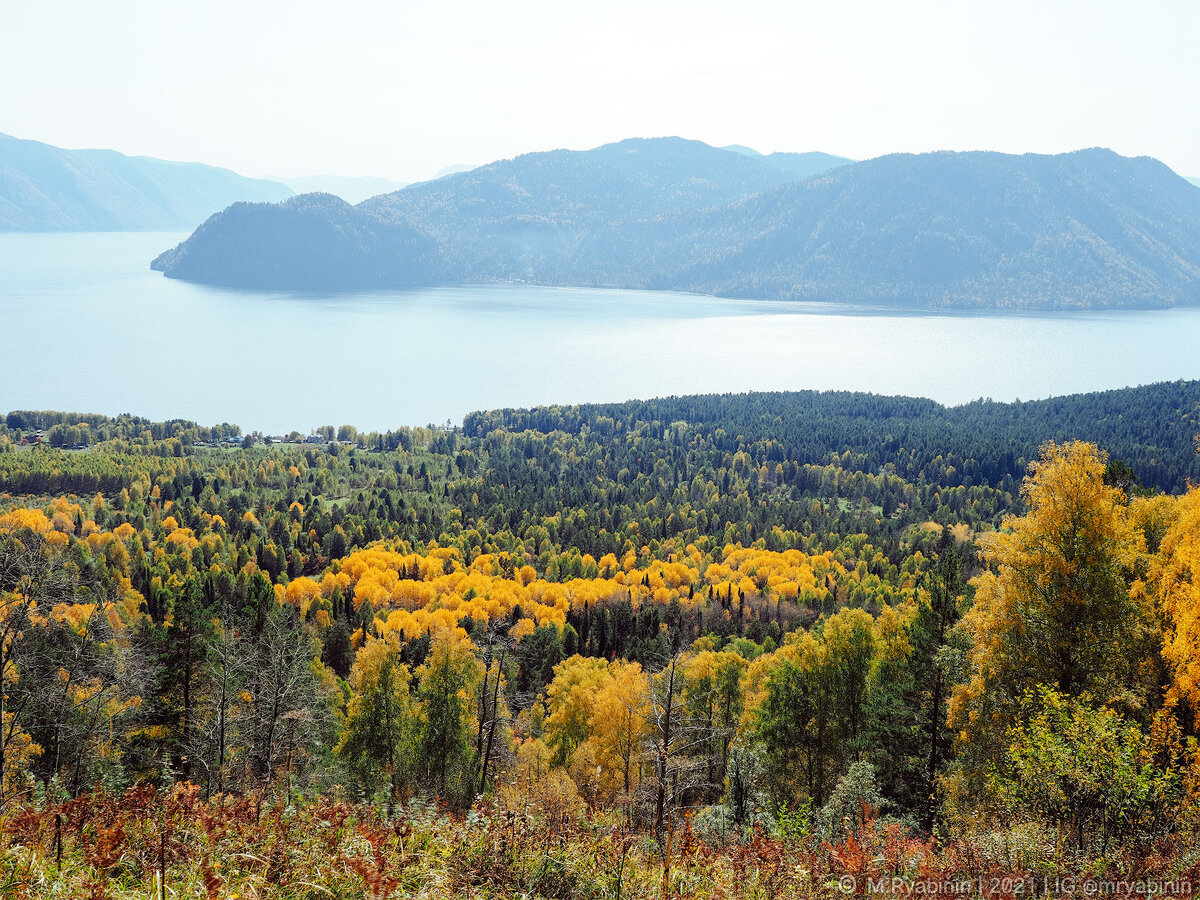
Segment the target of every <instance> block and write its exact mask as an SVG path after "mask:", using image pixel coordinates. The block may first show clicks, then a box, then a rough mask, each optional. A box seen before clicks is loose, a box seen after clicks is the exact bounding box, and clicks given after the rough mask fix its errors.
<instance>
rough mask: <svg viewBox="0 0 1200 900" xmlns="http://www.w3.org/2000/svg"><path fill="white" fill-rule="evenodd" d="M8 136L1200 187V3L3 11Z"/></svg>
mask: <svg viewBox="0 0 1200 900" xmlns="http://www.w3.org/2000/svg"><path fill="white" fill-rule="evenodd" d="M0 2H2V3H3V6H4V11H3V15H2V17H0V23H2V24H0V132H6V133H9V134H14V135H16V136H18V137H26V138H34V139H37V140H41V141H46V142H48V143H52V144H58V145H60V146H66V147H111V148H114V149H117V150H120V151H122V152H124V153H130V154H139V155H146V156H157V157H162V158H166V159H183V160H193V159H194V160H200V161H203V162H208V163H213V164H217V165H224V166H228V167H230V168H233V169H236V170H238V171H240V172H243V173H245V174H250V175H265V174H275V175H280V176H294V175H303V174H315V173H336V174H343V175H378V176H383V177H388V178H394V179H397V180H401V181H410V180H415V179H420V178H426V177H430V176H432V175H433V174H434V173H435V172H436V171H437V170H439V169H441V168H442V167H443V166H446V165H450V164H455V163H484V162H489V161H491V160H493V159H497V158H501V157H508V156H513V155H516V154H518V153H523V152H526V151H529V150H543V149H552V148H556V147H569V148H574V149H585V148H588V147H592V146H596V145H598V144H602V143H606V142H608V141H613V140H619V139H621V138H625V137H633V136H657V135H667V134H677V135H682V136H684V137H690V138H697V139H699V140H703V141H707V142H708V143H710V144H714V145H724V144H730V143H740V144H746V145H749V146H751V147H754V148H756V149H759V150H762V151H771V150H794V151H803V150H824V151H827V152H830V153H837V154H842V155H845V156H851V157H855V158H867V157H871V156H878V155H880V154H883V153H888V152H893V151H914V152H915V151H925V150H938V149H962V150H967V149H995V150H1004V151H1009V152H1024V151H1037V152H1058V151H1063V150H1073V149H1078V148H1080V147H1092V146H1105V147H1111V148H1112V149H1114V150H1116V151H1117V152H1119V153H1123V154H1126V155H1139V154H1147V155H1151V156H1157V157H1158V158H1160V159H1162V160H1163V161H1164V162H1166V163H1167V164H1168V165H1170V166H1171V167H1172V168H1174V169H1175V170H1176V171H1178V172H1180V173H1181V174H1185V175H1200V116H1198V115H1197V100H1196V97H1195V93H1196V88H1197V87H1198V86H1200V2H1197V0H1141V2H1137V3H1135V2H1133V0H1122V2H1109V0H1070V2H1055V0H1038V2H1025V0H1006V2H988V3H983V2H974V0H956V2H926V0H883V2H877V0H853V2H850V0H842V2H837V0H826V2H822V3H809V2H802V0H793V2H770V3H768V2H756V0H726V2H721V3H710V2H706V0H689V2H686V3H661V2H659V3H656V2H653V0H639V2H626V0H606V2H602V3H600V2H597V3H588V4H585V3H579V2H573V0H555V2H541V0H537V2H524V0H507V2H503V0H491V2H475V0H469V2H452V0H442V2H425V0H393V2H384V0H343V2H341V3H335V2H332V0H324V2H320V3H317V2H310V0H288V2H265V0H236V2H235V0H105V2H102V3H100V2H96V0H71V2H62V0H36V2H21V0H0Z"/></svg>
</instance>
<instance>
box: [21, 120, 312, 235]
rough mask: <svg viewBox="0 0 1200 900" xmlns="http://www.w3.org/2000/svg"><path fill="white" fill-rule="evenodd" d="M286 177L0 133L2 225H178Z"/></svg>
mask: <svg viewBox="0 0 1200 900" xmlns="http://www.w3.org/2000/svg"><path fill="white" fill-rule="evenodd" d="M291 193H292V191H291V189H290V188H288V187H286V186H285V185H282V184H278V183H276V182H273V181H265V180H262V179H253V178H243V177H242V176H241V175H238V174H237V173H235V172H231V171H229V170H228V169H218V168H215V167H213V166H205V165H201V164H200V163H180V162H167V161H165V160H161V159H150V158H149V157H141V156H124V155H123V154H120V153H117V152H116V151H115V150H63V149H61V148H59V147H52V146H50V145H49V144H42V143H39V142H37V141H26V140H21V139H19V138H15V137H10V136H8V135H4V134H0V231H178V230H181V229H188V228H195V227H196V225H198V224H199V223H201V222H203V221H204V220H205V219H206V218H207V217H208V216H211V215H212V214H213V212H214V211H216V210H219V209H224V208H225V207H226V206H228V205H229V204H230V203H234V202H236V201H238V200H260V201H263V200H265V201H275V200H281V199H283V198H285V197H288V196H290V195H291Z"/></svg>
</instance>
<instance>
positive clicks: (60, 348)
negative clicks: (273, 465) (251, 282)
mask: <svg viewBox="0 0 1200 900" xmlns="http://www.w3.org/2000/svg"><path fill="white" fill-rule="evenodd" d="M184 237H185V235H180V234H142V233H133V234H130V233H122V234H38V235H32V234H0V332H2V343H0V348H2V352H3V365H2V368H0V372H2V374H0V412H6V411H8V410H10V409H60V410H71V411H78V412H99V413H107V414H110V415H111V414H115V413H120V412H131V413H135V414H137V415H142V416H147V417H149V418H151V419H154V420H162V419H169V418H188V419H195V420H196V421H198V422H200V423H202V424H213V423H217V422H234V423H237V424H238V425H241V426H242V427H243V428H244V429H246V430H253V429H258V430H262V431H265V432H268V433H278V432H282V431H290V430H292V429H297V430H299V431H304V432H306V431H307V430H309V429H311V428H313V427H315V426H318V425H324V424H332V425H341V424H344V423H345V424H352V425H356V426H358V427H359V428H360V429H368V430H371V429H386V428H389V427H394V426H398V425H423V424H427V423H430V422H434V423H445V422H446V420H447V419H449V420H451V421H453V422H456V423H457V422H461V421H462V417H463V415H464V414H465V413H467V412H468V411H470V410H474V409H488V408H494V407H500V406H533V405H538V404H547V403H582V402H592V401H597V402H603V401H620V400H628V399H633V398H648V397H659V396H665V395H669V394H697V393H711V392H726V391H750V390H799V389H806V388H814V389H839V390H855V391H873V392H875V393H882V394H907V395H912V396H921V397H931V398H933V399H935V400H938V401H941V402H943V403H947V404H956V403H962V402H966V401H968V400H972V399H975V398H978V397H992V398H993V399H996V400H1013V399H1017V398H1020V399H1023V400H1028V399H1036V398H1041V397H1047V396H1052V395H1057V394H1068V393H1075V392H1078V391H1091V390H1100V389H1105V388H1116V387H1124V386H1126V385H1137V384H1146V383H1149V382H1154V381H1165V380H1175V379H1180V378H1185V379H1193V378H1200V309H1188V310H1167V311H1136V312H1095V313H1082V314H1080V313H1073V314H1028V315H1010V314H1003V315H1001V314H978V313H961V314H959V313H936V314H914V313H898V312H896V311H894V310H877V309H870V308H856V309H852V310H846V309H845V308H843V307H837V308H834V307H830V306H826V305H821V304H803V305H800V304H778V303H767V302H761V301H740V300H718V299H714V298H711V297H700V296H693V295H685V294H669V293H654V292H644V291H603V290H586V289H576V288H543V287H529V286H525V285H500V286H483V287H456V288H437V289H431V290H421V291H395V292H383V291H380V292H368V293H354V294H345V295H328V294H323V295H316V294H294V293H265V292H250V291H239V290H227V289H220V288H210V287H201V286H198V285H191V284H186V283H183V282H179V281H171V280H169V279H166V278H164V277H163V276H162V275H160V274H159V273H157V272H151V271H150V268H149V264H150V260H151V259H152V258H153V257H154V256H156V255H157V254H158V253H159V252H161V251H162V250H164V249H166V248H168V247H171V246H174V245H175V244H176V243H178V242H179V241H180V240H182V239H183V238H184Z"/></svg>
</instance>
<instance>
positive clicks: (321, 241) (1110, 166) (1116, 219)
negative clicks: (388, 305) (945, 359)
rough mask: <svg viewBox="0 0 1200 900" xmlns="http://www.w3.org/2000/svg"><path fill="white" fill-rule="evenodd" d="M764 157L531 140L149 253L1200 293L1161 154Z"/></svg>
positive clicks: (629, 278)
mask: <svg viewBox="0 0 1200 900" xmlns="http://www.w3.org/2000/svg"><path fill="white" fill-rule="evenodd" d="M773 156H774V157H779V159H776V160H775V161H774V162H772V157H762V156H751V155H748V154H745V153H739V152H735V151H731V150H721V149H716V148H713V147H709V146H707V145H705V144H701V143H698V142H695V141H684V140H681V139H678V138H662V139H653V140H631V141H622V142H620V143H618V144H609V145H606V146H604V147H599V148H597V149H595V150H590V151H586V152H569V151H554V152H551V153H535V154H529V155H526V156H521V157H517V158H516V159H513V160H504V161H501V162H497V163H492V164H491V165H488V166H483V167H481V168H479V169H475V170H473V171H471V172H467V173H462V174H457V175H450V176H447V177H445V178H441V179H438V180H436V181H432V182H425V183H423V184H418V185H412V186H410V187H408V188H405V189H404V190H401V191H397V192H395V193H392V194H386V195H383V196H379V197H374V198H372V199H370V200H368V201H365V202H364V203H361V204H359V205H358V206H357V207H353V208H351V207H348V206H345V205H344V204H343V205H342V206H332V205H330V204H329V203H328V202H327V201H323V202H322V203H319V204H315V203H314V204H307V205H305V204H297V203H296V202H295V201H293V202H291V203H285V204H282V205H280V206H276V207H269V206H263V207H261V208H254V207H251V208H242V209H240V210H238V211H237V212H236V213H235V211H234V210H229V211H227V212H226V213H223V214H221V215H220V216H215V217H214V218H213V219H211V220H210V221H209V222H207V223H205V225H204V227H203V228H201V229H199V230H198V231H197V232H196V233H195V234H194V235H193V236H192V237H191V238H189V239H188V240H187V241H185V242H184V243H183V244H181V245H180V246H179V247H178V248H176V249H175V250H173V251H170V252H169V253H165V254H163V256H161V257H160V258H159V259H157V260H156V261H155V263H154V267H155V268H157V269H161V270H163V271H164V272H165V273H166V274H167V275H169V276H171V277H179V278H188V279H192V280H196V281H208V282H216V283H223V284H246V285H255V286H277V287H284V286H286V287H306V286H313V287H316V286H320V287H337V286H347V287H349V286H360V285H365V284H375V285H381V286H382V285H393V286H403V285H408V284H426V283H431V282H437V283H473V282H488V281H513V280H521V281H528V282H533V283H542V284H572V285H589V286H601V287H623V288H653V289H669V290H683V291H695V292H701V293H712V294H718V295H722V296H736V297H753V298H766V299H787V300H797V299H811V300H825V301H832V302H865V303H889V304H921V305H937V306H989V307H1011V308H1064V307H1086V306H1100V307H1107V306H1169V305H1175V304H1192V303H1197V302H1200V238H1198V237H1197V236H1198V235H1200V193H1198V192H1196V191H1195V190H1194V189H1193V187H1192V186H1191V185H1189V184H1188V183H1187V182H1186V181H1185V180H1184V179H1182V178H1180V177H1179V176H1177V175H1176V174H1174V173H1173V172H1172V171H1171V170H1170V169H1168V168H1167V167H1166V166H1164V165H1163V164H1162V163H1159V162H1157V161H1156V160H1152V159H1148V158H1145V157H1142V158H1138V159H1126V158H1123V157H1120V156H1118V155H1116V154H1115V153H1112V152H1110V151H1107V150H1087V151H1080V152H1078V153H1070V154H1063V155H1059V156H1039V155H1034V154H1027V155H1024V156H1010V155H1006V154H1000V153H985V152H976V153H932V154H923V155H918V156H913V155H907V154H903V155H895V156H887V157H881V158H879V159H875V160H869V161H867V162H861V163H852V164H845V165H841V166H839V167H837V168H833V169H830V170H827V171H825V172H824V174H822V175H820V176H818V177H814V178H809V179H807V180H800V179H799V177H798V176H796V175H792V174H789V173H788V172H787V171H785V167H786V166H792V167H793V171H802V168H801V166H802V163H803V162H804V161H805V160H806V159H807V158H808V157H811V156H812V155H811V154H810V155H802V154H797V155H794V156H793V155H788V154H773ZM829 159H836V158H835V157H826V160H829ZM814 162H815V161H814ZM301 199H303V198H301ZM329 199H332V198H329ZM235 209H236V208H235ZM326 241H330V242H331V243H330V244H329V246H328V250H327V249H326V243H325V242H326ZM298 246H303V247H304V248H305V249H304V251H303V255H304V259H303V260H299V259H297V252H298V251H297V250H296V248H297V247H298ZM410 251H411V252H412V253H413V255H412V257H411V258H409V257H408V256H406V255H405V254H407V253H409V252H410ZM327 252H328V253H329V254H330V261H329V263H328V266H326V264H325V263H323V262H321V258H322V254H325V253H327ZM327 268H329V271H330V272H333V273H336V274H328V273H327V272H326V269H327ZM301 272H304V273H307V274H305V275H302V274H301ZM310 279H311V280H310ZM318 282H319V283H318Z"/></svg>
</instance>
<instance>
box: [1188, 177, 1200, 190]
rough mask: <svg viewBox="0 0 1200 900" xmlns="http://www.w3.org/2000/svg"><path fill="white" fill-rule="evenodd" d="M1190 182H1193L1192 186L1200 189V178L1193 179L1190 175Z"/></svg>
mask: <svg viewBox="0 0 1200 900" xmlns="http://www.w3.org/2000/svg"><path fill="white" fill-rule="evenodd" d="M1188 181H1190V182H1191V183H1192V184H1194V185H1195V186H1196V187H1200V178H1193V177H1191V176H1190V175H1189V176H1188Z"/></svg>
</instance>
